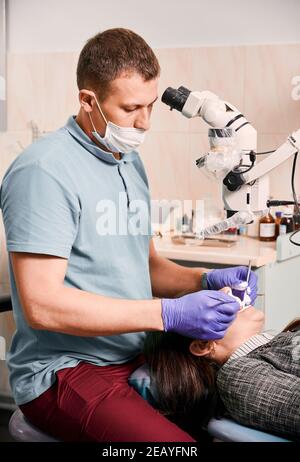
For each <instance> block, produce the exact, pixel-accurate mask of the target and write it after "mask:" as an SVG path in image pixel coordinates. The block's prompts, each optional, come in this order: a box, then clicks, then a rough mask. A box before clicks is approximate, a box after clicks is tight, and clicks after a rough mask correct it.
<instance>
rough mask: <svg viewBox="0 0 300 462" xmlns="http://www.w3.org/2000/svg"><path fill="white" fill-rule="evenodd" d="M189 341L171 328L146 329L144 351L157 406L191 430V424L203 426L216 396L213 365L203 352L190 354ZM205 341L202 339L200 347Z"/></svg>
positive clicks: (208, 417) (215, 369)
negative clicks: (170, 329) (158, 330)
mask: <svg viewBox="0 0 300 462" xmlns="http://www.w3.org/2000/svg"><path fill="white" fill-rule="evenodd" d="M191 342H192V339H191V338H188V337H183V336H181V335H179V334H175V333H172V332H148V334H147V337H146V340H145V344H144V355H145V358H146V361H147V363H148V365H149V368H150V375H151V378H152V380H153V381H154V383H155V385H156V389H157V393H158V406H157V407H158V409H159V410H160V411H161V413H163V414H164V415H166V416H167V417H168V418H169V419H170V420H172V421H174V422H175V423H177V424H178V425H180V426H181V427H182V428H184V429H185V430H186V431H188V432H190V434H193V431H194V429H195V427H197V428H200V427H201V426H205V425H206V423H207V422H208V421H209V420H210V418H211V417H212V416H213V415H214V413H215V408H216V404H217V401H218V400H217V392H216V385H215V382H216V371H217V366H216V365H215V364H214V363H213V362H212V361H211V360H210V359H208V358H205V357H204V356H195V355H193V354H192V353H191V352H190V350H189V346H190V344H191ZM208 343H209V342H204V341H203V348H205V347H206V346H207V345H208ZM195 423H196V426H195ZM193 436H197V435H193Z"/></svg>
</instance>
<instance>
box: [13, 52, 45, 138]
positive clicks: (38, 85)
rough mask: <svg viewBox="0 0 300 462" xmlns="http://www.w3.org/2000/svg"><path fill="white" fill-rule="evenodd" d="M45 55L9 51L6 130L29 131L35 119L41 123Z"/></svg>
mask: <svg viewBox="0 0 300 462" xmlns="http://www.w3.org/2000/svg"><path fill="white" fill-rule="evenodd" d="M46 56H47V55H45V54H40V53H36V54H10V53H9V54H8V57H7V106H8V130H28V127H29V122H30V121H31V120H34V121H35V122H36V123H37V124H38V125H39V126H40V127H43V125H44V107H45V91H46V86H45V60H46Z"/></svg>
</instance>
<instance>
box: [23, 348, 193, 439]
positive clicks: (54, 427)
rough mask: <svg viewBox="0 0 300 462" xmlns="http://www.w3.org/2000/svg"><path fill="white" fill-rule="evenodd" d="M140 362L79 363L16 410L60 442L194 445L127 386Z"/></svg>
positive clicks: (135, 360) (142, 359)
mask: <svg viewBox="0 0 300 462" xmlns="http://www.w3.org/2000/svg"><path fill="white" fill-rule="evenodd" d="M143 362H145V360H144V358H143V356H139V357H137V358H135V359H134V360H133V361H130V362H128V363H125V364H121V365H114V366H95V365H93V364H89V363H85V362H81V363H79V364H78V365H77V366H76V367H73V368H66V369H61V370H60V371H58V372H57V373H56V377H57V380H56V382H55V383H54V384H53V385H52V386H51V387H50V388H49V389H48V390H46V391H45V392H44V393H43V394H42V395H41V396H39V397H38V398H36V399H34V400H32V401H30V402H29V403H26V404H23V405H21V406H20V409H21V410H22V412H23V414H24V415H25V417H26V418H27V419H28V420H29V421H30V422H31V423H33V424H34V425H35V426H36V427H38V428H39V429H41V430H42V431H44V432H45V433H47V434H49V435H51V436H54V437H56V438H58V439H59V440H61V441H100V442H135V441H141V442H152V441H154V442H195V440H194V439H193V438H192V437H191V436H190V435H189V434H187V433H186V432H185V431H183V430H182V429H180V428H179V427H178V426H176V425H175V424H174V423H172V422H171V421H170V420H168V419H167V418H166V417H164V416H163V415H162V414H160V413H159V412H158V411H157V410H156V409H155V408H153V407H152V406H151V405H150V404H149V403H148V402H147V401H145V400H144V399H143V398H142V397H141V396H140V395H139V394H138V393H137V392H136V391H135V390H134V389H133V388H132V387H131V386H130V385H129V384H128V377H129V376H130V375H131V374H132V372H133V371H134V370H135V369H136V368H137V367H139V366H140V365H141V364H143Z"/></svg>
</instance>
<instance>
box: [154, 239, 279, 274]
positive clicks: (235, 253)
mask: <svg viewBox="0 0 300 462" xmlns="http://www.w3.org/2000/svg"><path fill="white" fill-rule="evenodd" d="M153 241H154V245H155V248H156V251H157V252H158V254H159V255H160V256H162V257H165V258H169V259H173V260H185V261H194V262H198V261H199V262H204V263H205V262H206V263H219V264H224V265H227V264H228V265H248V263H249V260H250V259H251V262H252V266H254V267H260V266H263V265H265V264H267V263H271V262H274V261H276V256H277V253H276V242H275V241H273V242H261V241H260V240H259V239H258V238H254V237H248V236H237V240H236V242H235V243H234V244H233V245H232V246H231V247H213V246H211V247H208V246H201V245H188V244H177V243H176V244H174V243H173V242H172V240H171V236H168V235H164V236H163V237H154V238H153Z"/></svg>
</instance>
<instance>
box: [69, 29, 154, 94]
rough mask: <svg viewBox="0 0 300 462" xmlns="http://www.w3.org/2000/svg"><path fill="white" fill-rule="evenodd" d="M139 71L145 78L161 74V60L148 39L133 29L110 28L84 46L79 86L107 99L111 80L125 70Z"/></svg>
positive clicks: (78, 69)
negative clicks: (148, 42)
mask: <svg viewBox="0 0 300 462" xmlns="http://www.w3.org/2000/svg"><path fill="white" fill-rule="evenodd" d="M132 72H137V73H138V74H140V75H141V76H142V77H143V78H144V80H145V81H148V80H151V79H154V78H156V77H158V76H159V73H160V66H159V63H158V60H157V58H156V56H155V54H154V52H153V50H152V49H151V48H150V46H149V45H148V44H147V43H146V42H145V40H144V39H143V38H142V37H141V36H139V35H138V34H136V33H135V32H133V31H131V30H129V29H123V28H116V29H108V30H105V31H104V32H100V33H99V34H97V35H95V36H94V37H92V38H91V39H89V40H88V42H87V43H86V44H85V46H84V47H83V49H82V51H81V53H80V56H79V60H78V65H77V85H78V88H79V90H82V89H83V88H85V89H89V90H94V91H95V92H96V93H97V95H98V96H99V99H100V101H103V100H104V99H105V97H106V95H107V93H108V90H109V86H110V83H111V82H112V81H113V80H115V79H116V78H118V77H120V76H121V74H123V73H128V74H129V75H130V73H132Z"/></svg>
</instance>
